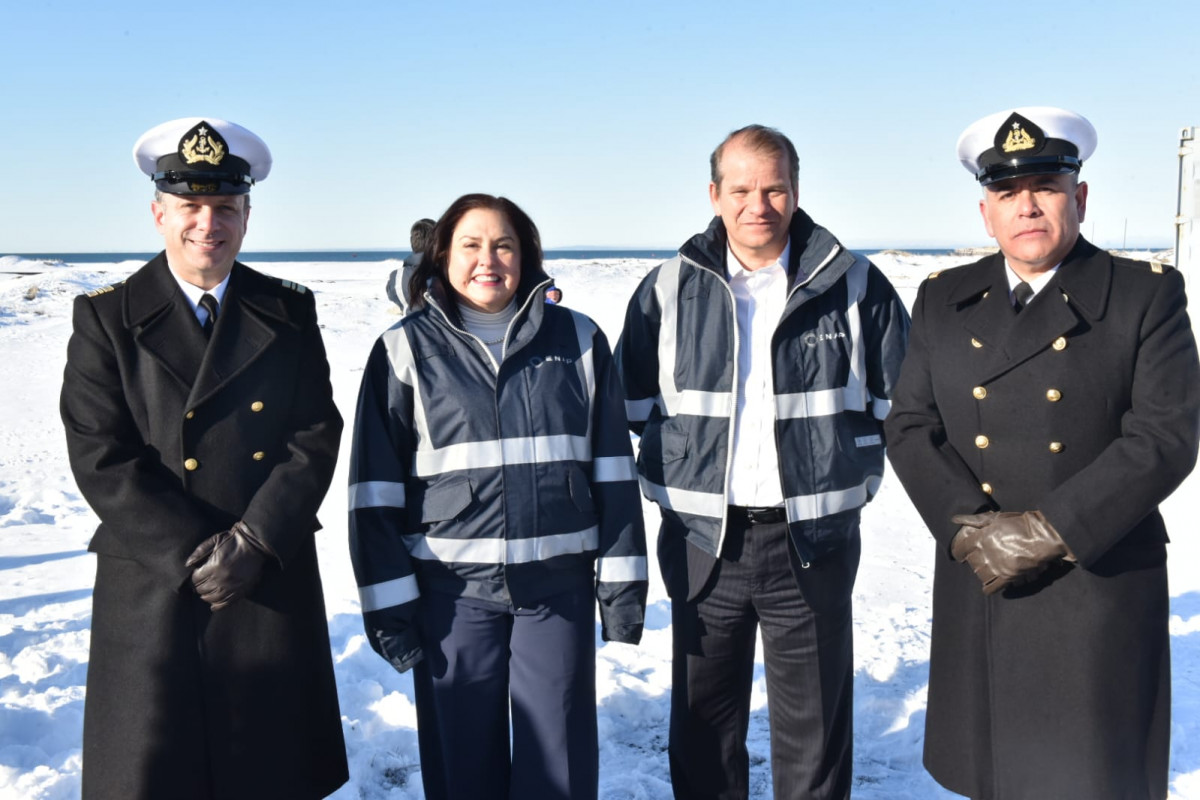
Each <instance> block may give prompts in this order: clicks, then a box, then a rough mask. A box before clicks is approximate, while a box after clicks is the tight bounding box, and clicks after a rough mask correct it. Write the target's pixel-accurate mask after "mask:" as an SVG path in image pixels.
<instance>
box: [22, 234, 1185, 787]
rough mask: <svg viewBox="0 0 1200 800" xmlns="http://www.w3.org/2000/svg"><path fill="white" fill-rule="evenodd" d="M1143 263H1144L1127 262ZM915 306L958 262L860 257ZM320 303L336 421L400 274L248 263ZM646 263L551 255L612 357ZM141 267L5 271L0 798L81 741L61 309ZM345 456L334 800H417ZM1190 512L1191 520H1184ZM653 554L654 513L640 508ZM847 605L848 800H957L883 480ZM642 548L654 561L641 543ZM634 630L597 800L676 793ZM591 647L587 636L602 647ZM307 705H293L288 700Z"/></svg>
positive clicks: (1181, 768) (906, 545)
mask: <svg viewBox="0 0 1200 800" xmlns="http://www.w3.org/2000/svg"><path fill="white" fill-rule="evenodd" d="M1141 255H1143V256H1144V255H1145V254H1141ZM873 259H874V260H875V262H876V263H877V264H878V265H879V266H880V267H881V268H882V269H883V270H884V271H885V272H886V273H887V274H888V275H889V276H890V277H891V279H892V281H893V282H894V283H895V284H896V286H897V287H898V288H899V290H900V292H901V294H902V296H903V297H904V299H905V301H906V302H909V303H911V302H912V299H913V297H914V295H915V293H916V288H917V285H918V284H919V282H920V280H921V279H922V278H923V277H924V276H925V275H926V274H928V273H929V272H932V271H934V270H937V269H943V268H946V267H949V266H953V265H955V264H958V263H963V262H965V261H968V260H971V259H968V258H965V257H951V256H912V255H906V254H903V253H895V252H891V251H888V252H885V253H881V254H877V255H874V256H873ZM250 264H251V265H252V266H255V267H257V268H260V269H262V270H263V271H264V272H268V273H271V274H274V275H277V276H279V277H283V278H288V279H290V280H294V281H298V282H300V283H303V284H305V285H307V286H308V287H310V288H311V289H312V290H313V291H314V292H315V293H316V296H317V303H318V311H319V314H320V318H321V321H322V326H323V328H324V336H325V345H326V347H327V348H328V350H329V360H330V363H331V364H332V367H333V382H334V394H335V396H336V399H337V403H338V407H339V408H340V409H341V411H342V414H343V415H344V416H345V417H347V427H346V439H345V441H343V444H342V452H343V455H345V454H348V453H349V451H350V441H349V437H350V429H351V425H350V423H351V422H352V420H351V419H350V417H351V416H352V415H353V411H354V403H355V398H356V396H357V392H358V383H359V379H360V376H361V371H362V368H363V364H364V363H365V361H366V358H367V354H368V352H369V349H370V347H371V344H372V342H373V341H374V339H375V337H376V336H378V335H379V333H380V332H381V331H383V330H384V329H385V328H387V327H389V326H390V325H392V324H393V323H395V322H396V319H397V317H396V316H395V314H394V313H393V310H392V308H391V305H390V304H389V303H388V302H387V300H386V298H385V296H384V292H383V287H384V280H385V278H386V276H387V274H388V272H389V271H390V270H392V269H394V268H395V266H396V264H395V263H394V262H361V263H360V262H355V263H272V264H254V262H253V261H251V262H250ZM653 264H654V262H652V261H645V260H635V259H606V260H600V261H586V260H572V259H559V260H554V261H550V262H548V263H547V268H548V270H549V272H550V273H551V274H552V275H554V277H555V278H556V280H557V282H558V285H559V286H561V287H562V288H563V290H564V293H565V297H564V302H565V303H566V304H567V305H569V306H571V307H574V308H577V309H579V310H581V311H583V312H585V313H587V314H588V315H590V316H591V317H593V318H594V319H595V320H596V321H597V322H598V323H599V324H600V325H601V327H602V328H603V329H604V330H605V332H606V333H607V334H608V337H609V340H610V342H613V343H615V341H616V338H617V335H618V333H619V332H620V327H621V321H622V317H623V314H624V309H625V304H626V301H627V300H628V298H629V296H630V294H631V293H632V291H633V288H634V286H635V285H636V283H637V281H638V280H639V279H640V278H641V276H642V275H644V274H645V273H646V271H647V270H648V269H649V268H650V267H652V266H653ZM138 266H140V264H136V263H133V262H126V263H121V264H89V265H86V266H75V265H71V264H62V263H55V264H45V263H43V262H34V261H21V260H19V259H15V258H12V257H3V258H0V273H15V272H29V273H33V274H30V275H22V276H13V275H6V274H0V364H3V370H4V373H3V381H2V384H0V385H2V386H3V394H2V395H0V419H2V420H3V422H2V423H0V800H10V799H15V798H22V799H24V798H39V799H44V800H67V798H75V797H78V796H79V776H80V761H81V757H80V752H81V748H80V737H81V732H82V718H83V695H84V682H85V675H86V671H87V660H88V636H89V628H90V624H91V594H92V588H91V587H92V580H93V577H94V572H95V562H94V558H93V557H92V556H91V555H89V554H88V553H87V552H86V547H87V543H88V540H89V538H90V537H91V534H92V531H93V529H94V528H95V525H96V519H95V517H94V516H93V515H92V513H91V511H90V510H89V509H88V506H87V504H86V503H85V502H84V500H83V498H82V497H80V495H79V491H78V489H77V488H76V486H75V482H74V480H73V479H72V477H71V473H70V470H69V468H68V466H67V457H66V452H65V446H64V439H63V434H62V430H61V425H60V423H59V416H58V392H59V385H60V382H61V380H62V370H63V361H64V358H65V352H66V343H67V338H68V336H69V334H70V328H71V319H70V313H71V300H72V298H73V297H74V296H75V295H76V294H79V293H81V292H86V291H89V290H91V289H94V288H97V287H99V286H103V285H105V284H108V283H112V282H115V281H119V280H121V279H123V278H124V277H125V276H126V275H128V274H129V273H130V272H132V271H133V270H134V269H136V268H137V267H138ZM345 460H346V459H345V458H343V459H342V464H341V466H340V467H339V471H338V474H337V475H336V476H335V478H334V482H333V488H332V489H331V491H330V492H329V495H328V497H327V498H326V501H325V504H324V506H323V507H322V510H321V521H322V522H323V523H324V525H325V529H324V530H323V531H321V532H320V533H319V534H318V547H319V549H320V556H321V570H322V574H323V577H324V582H325V601H326V606H327V608H328V612H329V630H330V634H331V639H332V644H333V658H334V663H335V668H336V673H337V683H338V693H339V696H340V700H341V708H342V724H343V728H344V731H345V735H346V745H347V748H348V751H349V757H350V782H349V783H348V784H347V785H346V786H344V787H343V788H342V789H341V790H340V791H338V792H337V793H336V794H335V795H333V796H334V797H335V798H340V800H349V799H350V798H362V799H363V800H384V799H385V798H386V799H387V800H401V798H420V797H422V796H423V792H422V791H421V781H420V763H419V760H418V757H417V737H416V714H415V710H414V705H413V687H412V680H411V677H410V676H408V675H398V674H396V673H395V672H393V671H392V669H391V668H390V667H388V666H387V665H386V664H385V663H384V662H383V660H382V659H380V658H379V657H378V656H376V655H375V654H374V652H372V651H371V649H370V647H369V646H368V645H367V644H366V641H365V639H364V637H363V634H362V626H361V622H360V617H359V610H358V599H357V593H356V590H355V584H354V577H353V574H352V572H351V568H350V559H349V556H348V553H347V548H346V491H345V486H346V472H345ZM1198 496H1200V478H1197V477H1195V476H1193V477H1192V478H1190V479H1189V480H1188V482H1187V483H1186V484H1184V486H1183V488H1182V489H1181V490H1180V491H1178V492H1176V494H1175V495H1174V496H1173V497H1172V498H1171V499H1170V500H1169V501H1168V502H1167V503H1166V504H1165V506H1164V513H1165V514H1166V516H1167V524H1168V527H1169V528H1170V530H1171V532H1172V533H1173V535H1174V537H1175V542H1174V543H1173V544H1172V545H1171V558H1170V564H1171V580H1172V591H1171V594H1172V602H1171V613H1172V618H1171V634H1172V642H1171V644H1172V647H1173V652H1174V661H1173V663H1174V723H1173V726H1172V746H1171V781H1172V783H1171V785H1172V794H1171V797H1172V798H1180V799H1182V798H1195V800H1200V569H1197V568H1196V566H1195V565H1196V564H1197V563H1200V558H1198V557H1200V537H1198V536H1197V533H1200V531H1197V526H1196V525H1195V523H1194V520H1195V505H1194V503H1195V502H1196V498H1197V497H1198ZM1188 499H1191V501H1192V503H1193V504H1192V505H1191V506H1189V505H1187V500H1188ZM644 510H645V513H646V521H647V528H648V531H649V535H650V537H651V540H652V539H653V536H654V535H655V533H656V531H657V512H656V511H655V509H654V508H653V507H652V506H651V505H649V504H648V503H647V504H645V509H644ZM863 539H864V542H863V558H862V567H861V569H860V571H859V574H858V582H857V585H856V587H855V591H854V603H855V615H854V616H855V655H856V670H855V673H856V678H855V702H854V715H855V747H854V760H855V770H854V773H855V778H854V784H855V787H854V796H855V797H856V798H860V800H929V799H930V798H933V799H935V800H936V799H937V798H952V797H956V795H952V794H950V793H949V792H946V791H944V790H942V789H940V788H939V787H938V786H937V785H936V784H935V783H934V781H933V780H932V779H931V778H930V777H929V776H928V775H927V774H926V773H925V771H924V769H923V768H922V766H921V747H922V739H923V728H924V722H925V692H926V682H927V679H928V657H929V627H930V596H931V590H932V584H933V558H934V554H933V541H932V539H931V538H930V536H929V534H928V533H927V532H926V530H925V528H924V526H923V525H922V523H921V522H920V520H919V518H918V516H917V514H916V512H915V511H914V509H913V507H912V506H911V504H910V503H909V501H908V499H907V497H906V496H905V494H904V492H903V491H902V490H901V488H900V486H899V484H898V483H897V482H896V481H895V480H893V479H892V478H891V476H890V475H889V477H888V478H886V479H885V480H884V482H883V487H882V489H881V491H880V493H879V495H878V497H877V498H876V499H875V500H874V502H872V503H871V504H870V505H869V506H868V507H867V509H866V511H865V514H864V521H863ZM650 552H651V553H653V552H654V548H653V544H651V547H650ZM651 580H652V583H651V589H650V603H649V608H648V609H647V616H646V632H645V636H644V637H643V640H642V643H641V645H640V646H638V647H633V646H629V645H623V644H603V643H601V642H599V641H597V644H598V645H600V647H599V651H598V655H597V662H598V663H597V666H598V669H597V682H598V693H599V705H600V742H601V745H600V747H601V752H600V796H601V797H602V798H604V799H605V800H627V799H628V800H665V798H670V797H671V790H670V782H669V775H668V767H667V754H666V746H667V719H668V705H669V694H670V685H671V669H670V659H671V646H670V637H671V628H670V619H671V615H670V606H669V601H668V599H667V597H666V594H665V592H664V590H663V587H662V583H661V580H660V579H659V576H658V571H657V569H656V568H652V569H651ZM597 639H599V633H598V632H597ZM296 701H297V702H303V698H296ZM749 749H750V758H751V785H752V787H753V788H752V796H753V797H755V798H769V797H770V796H771V788H770V787H771V778H770V761H769V758H768V736H767V709H766V690H765V679H764V678H763V671H762V665H761V659H760V661H759V665H758V669H757V673H756V680H755V685H754V714H753V717H752V719H751V721H750V736H749Z"/></svg>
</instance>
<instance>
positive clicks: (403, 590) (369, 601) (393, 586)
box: [358, 575, 421, 611]
mask: <svg viewBox="0 0 1200 800" xmlns="http://www.w3.org/2000/svg"><path fill="white" fill-rule="evenodd" d="M420 596H421V590H420V589H418V588H417V576H416V575H408V576H406V577H403V578H396V579H395V580H392V581H384V582H383V583H374V584H371V585H370V586H360V587H359V588H358V600H359V602H360V603H361V604H362V610H363V611H378V610H379V609H381V608H391V607H392V606H402V605H404V604H405V603H408V602H410V601H412V600H416V599H417V598H418V597H420Z"/></svg>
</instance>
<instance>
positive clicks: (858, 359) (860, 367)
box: [846, 253, 870, 411]
mask: <svg viewBox="0 0 1200 800" xmlns="http://www.w3.org/2000/svg"><path fill="white" fill-rule="evenodd" d="M853 255H854V263H853V264H851V265H850V269H848V270H846V298H847V300H846V327H847V328H849V329H850V330H848V331H847V332H846V333H847V335H848V336H849V337H850V374H849V375H847V376H846V408H848V409H851V410H854V411H866V410H867V400H868V399H869V394H868V392H867V349H866V343H865V342H864V341H863V330H862V316H861V315H860V314H859V303H861V302H862V301H863V298H864V297H866V296H867V268H868V266H869V265H870V262H869V261H867V260H866V259H865V258H863V257H862V256H860V255H858V254H857V253H854V254H853Z"/></svg>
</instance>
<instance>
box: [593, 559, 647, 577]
mask: <svg viewBox="0 0 1200 800" xmlns="http://www.w3.org/2000/svg"><path fill="white" fill-rule="evenodd" d="M648 575H649V573H648V572H647V571H646V557H645V556H624V557H622V558H598V559H596V578H597V579H598V580H600V581H601V582H602V583H625V582H628V581H644V580H648V579H649V578H648Z"/></svg>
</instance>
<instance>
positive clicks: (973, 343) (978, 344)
mask: <svg viewBox="0 0 1200 800" xmlns="http://www.w3.org/2000/svg"><path fill="white" fill-rule="evenodd" d="M971 347H975V348H979V347H983V342H981V341H979V340H978V339H976V338H975V337H974V336H972V337H971Z"/></svg>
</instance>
